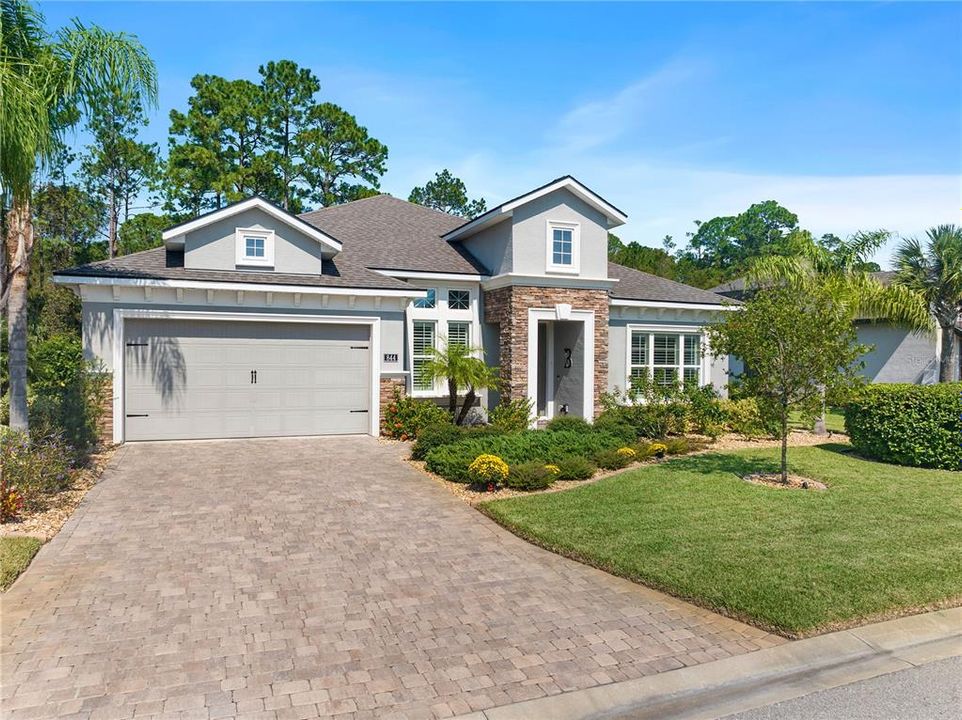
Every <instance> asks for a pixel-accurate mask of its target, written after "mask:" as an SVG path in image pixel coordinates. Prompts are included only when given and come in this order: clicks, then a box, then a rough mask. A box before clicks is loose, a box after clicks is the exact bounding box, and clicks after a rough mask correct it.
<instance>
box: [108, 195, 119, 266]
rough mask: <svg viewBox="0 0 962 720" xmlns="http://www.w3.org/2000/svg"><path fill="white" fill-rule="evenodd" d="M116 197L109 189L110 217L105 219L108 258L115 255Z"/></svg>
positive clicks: (112, 257)
mask: <svg viewBox="0 0 962 720" xmlns="http://www.w3.org/2000/svg"><path fill="white" fill-rule="evenodd" d="M117 213H118V209H117V197H116V196H115V195H114V191H113V190H111V191H110V218H109V219H108V220H107V247H108V250H109V252H110V259H111V260H113V259H114V258H115V257H117Z"/></svg>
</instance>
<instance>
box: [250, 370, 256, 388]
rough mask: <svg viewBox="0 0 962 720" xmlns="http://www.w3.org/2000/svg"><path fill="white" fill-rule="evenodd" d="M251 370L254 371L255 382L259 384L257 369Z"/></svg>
mask: <svg viewBox="0 0 962 720" xmlns="http://www.w3.org/2000/svg"><path fill="white" fill-rule="evenodd" d="M251 372H253V373H254V384H255V385H256V384H257V371H256V370H252V371H251Z"/></svg>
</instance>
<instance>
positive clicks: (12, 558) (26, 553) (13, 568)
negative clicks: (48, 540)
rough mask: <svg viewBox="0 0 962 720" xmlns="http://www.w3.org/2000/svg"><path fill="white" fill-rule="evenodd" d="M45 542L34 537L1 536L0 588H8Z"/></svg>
mask: <svg viewBox="0 0 962 720" xmlns="http://www.w3.org/2000/svg"><path fill="white" fill-rule="evenodd" d="M41 545H43V543H42V542H41V541H40V540H38V539H37V538H32V537H0V590H6V589H7V588H9V587H10V586H11V585H13V581H14V580H16V579H17V577H18V576H19V575H20V573H22V572H23V571H24V570H26V569H27V565H29V564H30V561H31V560H33V556H34V555H36V554H37V551H38V550H39V549H40V546H41Z"/></svg>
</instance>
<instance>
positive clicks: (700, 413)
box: [684, 385, 725, 438]
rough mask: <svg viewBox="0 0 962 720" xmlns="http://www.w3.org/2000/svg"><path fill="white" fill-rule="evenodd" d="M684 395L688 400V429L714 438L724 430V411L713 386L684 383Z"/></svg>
mask: <svg viewBox="0 0 962 720" xmlns="http://www.w3.org/2000/svg"><path fill="white" fill-rule="evenodd" d="M684 397H685V399H686V400H687V401H688V407H687V413H686V421H687V425H688V428H687V429H688V430H690V431H691V432H696V433H698V434H700V435H705V436H707V437H710V438H716V437H718V436H719V435H721V434H722V433H723V432H724V430H725V411H724V410H723V409H722V406H721V400H720V398H719V397H718V392H717V391H716V390H715V388H713V387H712V386H711V385H703V386H702V387H698V386H697V385H686V386H685V389H684Z"/></svg>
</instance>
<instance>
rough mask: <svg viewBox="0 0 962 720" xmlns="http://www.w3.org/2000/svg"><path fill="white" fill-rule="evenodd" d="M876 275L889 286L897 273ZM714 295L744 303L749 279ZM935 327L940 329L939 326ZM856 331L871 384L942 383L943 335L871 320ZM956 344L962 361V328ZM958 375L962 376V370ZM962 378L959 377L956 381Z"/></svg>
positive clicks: (736, 364)
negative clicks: (940, 363)
mask: <svg viewBox="0 0 962 720" xmlns="http://www.w3.org/2000/svg"><path fill="white" fill-rule="evenodd" d="M872 274H873V275H874V276H875V277H876V278H877V279H878V280H879V281H880V282H882V283H883V284H886V285H887V284H889V283H891V282H892V281H893V280H894V278H895V272H894V271H891V270H883V271H880V272H876V273H872ZM712 292H715V293H718V294H719V295H724V296H725V297H730V298H734V299H738V300H740V299H742V298H744V296H745V279H744V278H737V279H735V280H732V281H730V282H727V283H723V284H721V285H719V286H718V287H714V288H712ZM933 322H934V321H933ZM935 327H938V326H937V324H936V325H935ZM855 329H856V334H857V336H858V342H859V343H860V344H863V345H869V346H871V348H872V349H871V350H870V351H869V352H867V353H866V354H865V355H864V356H862V362H864V363H865V366H864V367H863V368H862V370H861V375H862V376H863V377H864V378H865V379H866V380H868V381H869V382H882V383H912V384H915V385H929V384H932V383H937V382H938V381H939V357H940V354H941V350H942V341H941V333H938V332H916V331H912V330H909V329H907V328H904V327H900V326H898V325H895V324H894V323H891V322H886V321H884V320H873V319H871V318H861V319H858V320H856V328H855ZM955 341H956V343H957V345H956V358H962V353H960V350H962V327H959V328H958V329H957V331H956V337H955ZM729 363H730V366H731V369H732V370H733V371H734V372H740V371H741V363H740V362H739V361H738V360H737V358H730V360H729ZM957 372H962V367H960V368H958V369H957ZM958 377H959V375H956V378H954V379H958Z"/></svg>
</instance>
